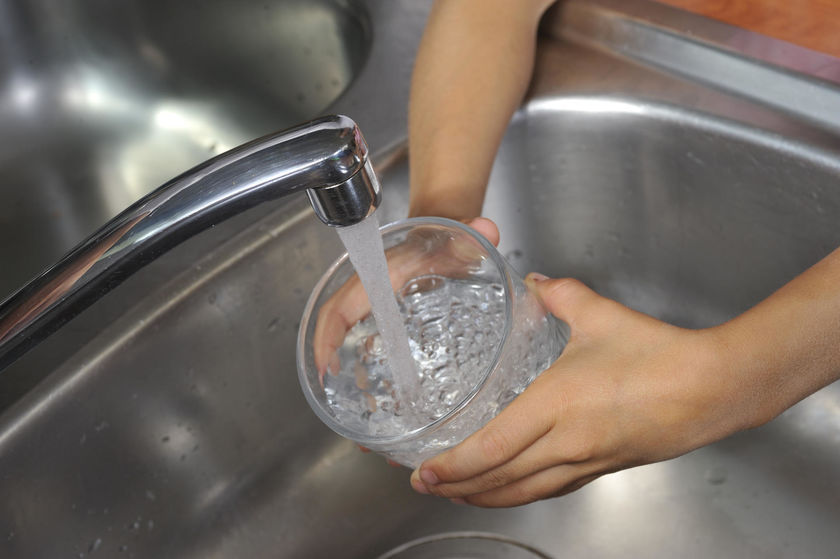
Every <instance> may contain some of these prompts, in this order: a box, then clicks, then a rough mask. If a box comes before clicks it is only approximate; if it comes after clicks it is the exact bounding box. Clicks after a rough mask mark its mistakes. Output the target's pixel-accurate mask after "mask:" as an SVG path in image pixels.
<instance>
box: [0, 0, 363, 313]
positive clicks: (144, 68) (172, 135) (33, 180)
mask: <svg viewBox="0 0 840 559" xmlns="http://www.w3.org/2000/svg"><path fill="white" fill-rule="evenodd" d="M0 20H2V24H0V45H2V46H3V48H2V50H3V55H2V58H0V61H2V64H0V123H2V126H0V143H2V145H3V150H2V153H0V239H2V241H0V262H3V263H4V266H3V271H2V273H0V299H2V298H5V296H7V295H8V294H9V293H10V292H11V291H12V290H13V289H14V288H16V287H19V286H20V285H21V284H23V283H24V282H25V281H26V280H28V279H29V278H31V277H32V276H34V275H35V274H36V273H37V272H39V271H40V270H41V269H43V268H45V267H46V266H48V265H49V264H51V263H52V262H54V261H55V260H57V259H58V258H59V257H60V256H62V255H63V254H64V253H65V252H67V251H68V250H69V249H70V248H72V247H73V246H74V245H76V244H77V243H79V242H80V241H81V240H82V239H83V238H85V237H86V236H88V235H89V234H90V233H92V232H93V231H94V230H95V229H97V228H98V227H99V226H100V225H101V224H102V223H104V222H105V221H107V220H109V219H110V218H112V217H113V216H115V215H116V214H117V213H118V212H120V211H122V210H123V209H124V208H125V207H127V206H128V205H129V204H130V203H131V202H133V201H135V200H136V199H138V198H140V197H141V196H143V195H145V194H147V193H148V192H149V191H150V190H151V189H152V188H155V187H157V186H159V185H161V184H163V183H164V182H166V181H167V180H169V179H170V178H172V177H173V176H175V175H178V174H180V173H181V172H183V171H184V170H186V169H188V168H190V167H193V166H194V165H197V164H198V163H201V162H202V161H204V160H205V159H208V158H210V157H212V156H213V155H217V154H219V153H222V152H224V151H227V150H228V149H230V148H232V147H234V146H236V145H239V144H241V143H244V142H246V141H248V140H250V139H252V138H255V137H258V136H262V135H265V134H268V133H270V132H274V131H276V130H279V129H282V128H286V127H289V126H292V125H293V124H297V123H298V122H301V121H303V120H307V119H310V118H313V117H315V116H317V115H319V114H320V113H321V112H322V111H323V110H324V109H325V108H326V107H327V106H328V105H329V104H330V103H332V102H333V101H335V99H336V98H337V97H338V96H339V95H340V94H341V93H342V92H343V91H344V90H345V89H346V88H347V86H348V85H349V83H350V82H351V81H352V79H353V78H354V76H356V75H357V74H358V72H359V70H360V68H361V66H362V64H363V63H364V61H365V59H366V57H367V53H368V50H369V46H370V33H369V31H370V30H369V21H368V20H367V16H366V11H365V10H363V9H359V8H358V6H355V5H354V4H352V3H351V2H344V1H340V0H338V1H336V0H315V1H308V0H307V1H304V0H283V1H279V2H262V1H259V2H256V1H250V0H249V1H245V2H226V1H216V0H214V1H211V2H175V3H172V2H162V1H152V2H129V3H127V4H126V3H121V4H120V5H119V6H117V5H115V4H113V3H111V2H101V1H95V2H66V3H63V4H62V5H61V6H60V7H56V6H55V5H54V4H53V3H51V2H41V1H36V2H20V1H11V2H3V5H2V6H1V7H0Z"/></svg>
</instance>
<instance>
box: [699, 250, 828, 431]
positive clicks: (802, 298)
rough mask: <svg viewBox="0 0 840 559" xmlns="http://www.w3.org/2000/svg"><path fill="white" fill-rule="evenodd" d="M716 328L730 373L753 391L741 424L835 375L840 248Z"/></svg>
mask: <svg viewBox="0 0 840 559" xmlns="http://www.w3.org/2000/svg"><path fill="white" fill-rule="evenodd" d="M716 330H717V333H718V334H719V335H720V339H721V340H724V346H725V348H726V349H725V351H726V353H727V355H728V362H729V363H731V364H732V365H731V369H730V372H731V374H734V375H736V376H737V378H738V380H739V385H740V386H742V387H743V389H744V390H752V391H753V393H754V398H752V399H750V400H748V402H749V403H748V405H747V406H746V408H745V409H744V410H743V412H744V413H745V423H746V425H745V426H755V425H761V424H762V423H765V422H767V421H769V420H771V419H773V418H774V417H776V416H777V415H778V414H780V413H781V412H782V411H784V410H785V409H787V408H789V407H790V406H792V405H793V404H795V403H796V402H798V401H800V400H801V399H803V398H805V397H806V396H808V395H810V394H812V393H813V392H816V391H817V390H819V389H820V388H822V387H824V386H826V385H828V384H830V383H831V382H833V381H835V380H838V379H840V249H837V250H835V251H834V252H832V253H831V254H829V255H828V256H826V257H825V258H824V259H823V260H821V261H820V262H818V263H817V264H815V265H814V266H812V267H811V268H810V269H808V270H807V271H805V272H804V273H803V274H801V275H800V276H798V277H797V278H795V279H794V280H792V281H791V282H789V283H788V284H787V285H785V286H784V287H782V288H781V289H780V290H779V291H777V292H776V293H774V294H773V295H771V296H770V297H768V298H767V299H766V300H764V301H762V302H761V303H760V304H758V305H757V306H755V307H754V308H752V309H750V310H749V311H747V312H746V313H744V314H742V315H740V316H738V317H737V318H735V319H733V320H731V321H730V322H728V323H726V324H724V325H722V326H720V327H718V328H717V329H716Z"/></svg>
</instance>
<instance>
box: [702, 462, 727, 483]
mask: <svg viewBox="0 0 840 559" xmlns="http://www.w3.org/2000/svg"><path fill="white" fill-rule="evenodd" d="M704 477H705V478H706V481H707V482H708V483H709V484H711V485H721V484H722V483H724V482H726V478H727V472H726V470H725V469H724V468H721V467H720V466H715V467H713V468H709V469H708V470H706V474H705V476H704Z"/></svg>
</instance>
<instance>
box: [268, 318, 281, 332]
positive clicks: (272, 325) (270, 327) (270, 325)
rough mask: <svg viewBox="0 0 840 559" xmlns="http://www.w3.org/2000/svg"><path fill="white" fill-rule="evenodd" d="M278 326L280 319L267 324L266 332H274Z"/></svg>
mask: <svg viewBox="0 0 840 559" xmlns="http://www.w3.org/2000/svg"><path fill="white" fill-rule="evenodd" d="M278 326H280V318H275V319H274V320H272V321H271V322H269V323H268V331H269V332H274V331H275V330H277V327H278Z"/></svg>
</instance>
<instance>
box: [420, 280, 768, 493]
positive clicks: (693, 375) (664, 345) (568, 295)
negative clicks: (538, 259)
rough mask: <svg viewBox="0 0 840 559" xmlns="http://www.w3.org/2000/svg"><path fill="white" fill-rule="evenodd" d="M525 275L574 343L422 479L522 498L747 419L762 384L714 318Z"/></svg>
mask: <svg viewBox="0 0 840 559" xmlns="http://www.w3.org/2000/svg"><path fill="white" fill-rule="evenodd" d="M526 283H528V285H529V287H530V288H531V289H532V290H533V291H534V292H535V293H536V294H537V295H538V296H539V297H540V299H541V300H542V301H543V304H544V305H545V306H546V308H547V309H548V310H550V311H551V312H552V313H553V314H555V315H556V316H557V317H558V318H560V319H562V320H564V321H566V322H567V323H568V324H569V326H570V327H571V338H570V340H569V343H568V345H567V346H566V348H565V350H564V351H563V354H562V355H561V356H560V358H559V359H557V361H556V362H555V363H554V364H553V365H552V366H551V367H550V368H549V369H548V370H547V371H545V372H544V373H543V374H542V375H540V376H539V377H537V379H536V380H535V381H534V382H533V383H532V384H531V385H530V386H529V387H528V388H527V389H526V390H525V391H524V392H523V393H522V394H521V395H520V396H519V397H518V398H516V399H515V400H514V401H513V402H512V403H511V404H510V405H509V406H508V407H507V408H506V409H505V410H503V411H502V412H501V413H500V414H499V415H498V416H497V417H496V418H494V419H493V420H491V421H490V422H489V423H488V424H487V425H486V426H485V427H483V428H482V429H480V430H479V431H478V432H476V433H474V434H473V435H472V436H470V437H469V438H467V439H466V440H465V441H464V442H463V443H461V444H460V445H458V446H456V447H454V448H452V449H450V450H448V451H446V452H444V453H442V454H440V455H438V456H436V457H434V458H431V459H429V460H427V461H426V462H424V463H423V464H422V465H421V467H420V468H418V469H417V470H415V471H414V472H413V474H412V476H411V484H412V486H413V487H414V489H415V490H416V491H418V492H420V493H431V494H433V495H437V496H441V497H447V498H450V499H453V500H455V501H456V502H466V503H469V504H473V505H478V506H486V507H501V506H515V505H521V504H525V503H529V502H532V501H536V500H539V499H545V498H549V497H554V496H559V495H563V494H566V493H569V492H572V491H575V490H576V489H578V488H580V487H582V486H583V485H585V484H587V483H589V482H591V481H593V480H595V479H596V478H598V477H600V476H601V475H604V474H606V473H610V472H615V471H618V470H622V469H625V468H629V467H632V466H638V465H642V464H647V463H651V462H657V461H661V460H666V459H669V458H674V457H676V456H679V455H681V454H684V453H686V452H689V451H691V450H693V449H695V448H698V447H700V446H703V445H705V444H708V443H711V442H713V441H715V440H718V439H721V438H723V437H725V436H727V435H729V434H731V433H733V432H735V431H737V430H739V429H741V428H744V427H746V426H748V425H749V422H750V417H751V411H752V406H751V405H750V401H749V400H750V398H751V396H752V394H751V392H750V391H749V390H744V387H743V386H741V385H740V384H739V382H738V380H737V378H736V376H735V375H732V374H729V371H727V370H726V368H725V367H724V366H723V363H722V362H723V359H722V358H721V355H722V353H723V352H722V351H721V341H720V338H719V336H718V335H717V334H716V333H715V329H709V330H686V329H682V328H677V327H675V326H671V325H669V324H666V323H663V322H660V321H658V320H656V319H654V318H652V317H650V316H647V315H644V314H642V313H639V312H636V311H633V310H631V309H629V308H627V307H625V306H623V305H621V304H619V303H617V302H615V301H612V300H609V299H606V298H604V297H601V296H599V295H597V294H596V293H595V292H593V291H592V290H590V289H589V288H587V287H585V286H584V285H583V284H581V283H580V282H578V281H576V280H570V279H559V280H549V279H547V278H544V276H539V275H537V274H532V275H530V276H529V277H528V278H526Z"/></svg>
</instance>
